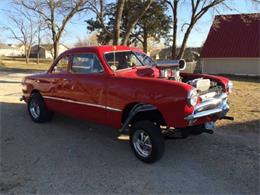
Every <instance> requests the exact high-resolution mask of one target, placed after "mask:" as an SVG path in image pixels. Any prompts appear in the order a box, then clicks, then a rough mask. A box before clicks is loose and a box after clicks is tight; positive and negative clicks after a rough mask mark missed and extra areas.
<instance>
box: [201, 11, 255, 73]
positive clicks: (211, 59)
mask: <svg viewBox="0 0 260 195" xmlns="http://www.w3.org/2000/svg"><path fill="white" fill-rule="evenodd" d="M259 31H260V14H259V13H257V14H237V15H220V16H216V17H215V20H214V22H213V24H212V27H211V29H210V32H209V34H208V37H207V39H206V42H205V44H204V46H203V48H202V52H201V57H200V58H201V69H202V72H203V73H210V74H235V75H250V76H260V50H259V49H260V38H259V37H260V32H259Z"/></svg>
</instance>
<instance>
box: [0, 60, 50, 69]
mask: <svg viewBox="0 0 260 195" xmlns="http://www.w3.org/2000/svg"><path fill="white" fill-rule="evenodd" d="M51 64H52V61H51V60H42V61H40V63H39V64H37V63H36V60H35V59H34V60H31V62H30V63H28V64H26V62H25V59H23V58H21V59H0V66H1V68H2V69H6V70H10V71H12V70H13V71H12V72H15V71H17V70H22V71H26V70H27V71H39V70H42V71H45V70H48V69H49V67H50V65H51Z"/></svg>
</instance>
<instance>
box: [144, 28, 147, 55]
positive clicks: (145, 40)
mask: <svg viewBox="0 0 260 195" xmlns="http://www.w3.org/2000/svg"><path fill="white" fill-rule="evenodd" d="M143 30H144V42H143V50H144V52H145V53H147V48H148V34H147V30H146V27H144V29H143Z"/></svg>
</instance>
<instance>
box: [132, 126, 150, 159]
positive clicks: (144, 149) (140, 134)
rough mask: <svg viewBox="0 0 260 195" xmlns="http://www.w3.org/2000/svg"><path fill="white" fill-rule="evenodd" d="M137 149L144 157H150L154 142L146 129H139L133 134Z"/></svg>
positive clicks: (134, 144)
mask: <svg viewBox="0 0 260 195" xmlns="http://www.w3.org/2000/svg"><path fill="white" fill-rule="evenodd" d="M133 146H134V149H135V151H136V152H137V153H138V154H139V155H140V156H142V157H145V158H146V157H148V156H149V155H150V154H151V152H152V144H151V139H150V137H149V135H148V134H147V133H146V132H145V131H144V130H137V131H136V132H135V133H134V135H133Z"/></svg>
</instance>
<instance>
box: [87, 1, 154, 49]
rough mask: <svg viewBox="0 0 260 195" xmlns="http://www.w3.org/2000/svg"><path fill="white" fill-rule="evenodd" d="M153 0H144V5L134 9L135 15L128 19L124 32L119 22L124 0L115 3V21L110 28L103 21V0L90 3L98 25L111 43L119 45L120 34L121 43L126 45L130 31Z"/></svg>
mask: <svg viewBox="0 0 260 195" xmlns="http://www.w3.org/2000/svg"><path fill="white" fill-rule="evenodd" d="M153 1H154V0H146V1H144V6H143V7H141V8H140V9H139V10H136V15H135V17H133V18H132V19H131V20H130V21H128V26H127V29H126V32H124V34H122V32H121V31H122V29H121V22H122V15H123V11H124V9H125V3H126V0H118V1H117V3H116V11H115V21H114V25H113V28H112V29H108V25H107V24H106V22H105V17H106V14H107V13H106V9H105V8H106V4H105V2H104V0H99V1H98V4H95V3H90V7H91V10H92V11H93V12H94V13H95V14H96V17H97V19H98V22H99V24H100V27H101V28H102V29H103V30H104V32H105V33H106V35H107V36H108V37H110V38H111V39H112V40H113V45H119V44H120V43H119V39H120V36H122V35H123V37H121V39H122V45H127V44H128V42H129V38H130V35H131V32H132V30H133V28H134V27H135V25H136V24H137V22H138V21H139V20H140V19H141V18H142V17H143V15H144V14H145V13H146V12H147V10H148V9H149V7H150V6H151V4H152V3H153Z"/></svg>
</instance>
